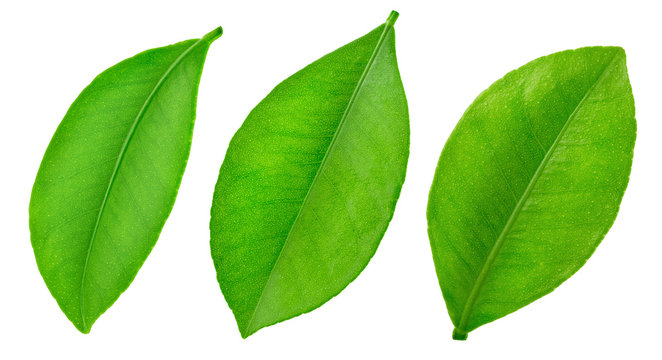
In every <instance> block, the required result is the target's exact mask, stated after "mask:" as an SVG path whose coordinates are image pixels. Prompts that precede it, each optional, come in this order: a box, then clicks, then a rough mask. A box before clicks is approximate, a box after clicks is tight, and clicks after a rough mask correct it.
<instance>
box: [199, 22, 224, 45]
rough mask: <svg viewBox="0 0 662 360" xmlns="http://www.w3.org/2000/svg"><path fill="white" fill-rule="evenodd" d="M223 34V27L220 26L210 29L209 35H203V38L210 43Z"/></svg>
mask: <svg viewBox="0 0 662 360" xmlns="http://www.w3.org/2000/svg"><path fill="white" fill-rule="evenodd" d="M221 35H223V27H222V26H219V27H217V28H216V29H214V30H212V31H210V32H209V33H207V35H205V36H203V37H202V38H203V39H204V40H207V41H209V42H210V43H212V42H214V40H216V39H218V38H219V37H221Z"/></svg>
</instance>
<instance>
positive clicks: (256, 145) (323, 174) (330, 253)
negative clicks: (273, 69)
mask: <svg viewBox="0 0 662 360" xmlns="http://www.w3.org/2000/svg"><path fill="white" fill-rule="evenodd" d="M408 150H409V124H408V115H407V104H406V100H405V96H404V91H403V88H402V83H401V81H400V76H399V72H398V69H397V63H396V59H395V46H394V30H393V28H392V23H391V24H388V25H387V26H380V27H378V28H377V29H375V30H374V31H372V32H370V33H368V34H367V35H365V36H364V37H361V38H359V39H358V40H356V41H354V42H352V43H349V44H347V45H345V46H343V47H341V48H339V49H338V50H336V51H334V52H332V53H330V54H328V55H326V56H324V57H322V58H321V59H319V60H317V61H315V62H313V63H312V64H310V65H309V66H307V67H305V68H304V69H302V70H301V71H299V72H297V73H296V74H294V75H292V76H291V77H290V78H288V79H286V80H285V81H283V82H282V83H281V84H279V85H278V86H276V88H274V90H273V91H272V92H271V93H270V94H269V95H268V96H267V97H266V98H265V99H264V100H263V101H262V102H260V104H258V105H257V107H255V109H253V111H252V112H251V113H250V114H249V116H248V118H247V119H246V121H245V122H244V124H243V125H242V127H241V128H240V129H239V131H238V132H237V133H236V135H235V136H234V138H233V139H232V141H231V143H230V147H229V149H228V152H227V155H226V158H225V161H224V162H223V165H222V167H221V170H220V174H219V179H218V183H217V185H216V191H215V194H214V203H213V207H212V219H211V224H210V227H211V250H212V256H213V258H214V262H215V265H216V269H217V273H218V280H219V283H220V286H221V289H222V291H223V294H224V296H225V298H226V300H227V302H228V304H229V306H230V308H231V309H232V310H233V312H234V315H235V317H236V319H237V323H238V325H239V329H240V331H241V334H242V336H244V337H246V336H248V335H250V334H252V333H254V332H255V331H257V330H259V329H260V328H263V327H265V326H269V325H272V324H274V323H277V322H279V321H283V320H286V319H289V318H291V317H294V316H297V315H299V314H301V313H304V312H308V311H311V310H313V309H315V308H317V307H319V306H320V305H322V304H323V303H324V302H326V301H328V300H329V299H330V298H332V297H333V296H335V295H336V294H338V293H339V292H340V291H341V290H342V289H343V288H344V287H345V286H347V285H348V284H349V283H350V282H351V281H352V280H354V279H355V278H356V277H357V276H358V274H359V273H360V272H361V271H362V269H363V268H364V267H365V266H366V265H367V263H368V261H369V259H370V258H371V257H372V255H373V254H374V253H375V251H376V249H377V246H378V244H379V242H380V240H381V238H382V236H383V234H384V232H385V231H386V227H387V226H388V222H389V221H390V219H391V217H392V215H393V211H394V207H395V203H396V201H397V198H398V195H399V192H400V188H401V186H402V183H403V182H404V176H405V169H406V164H407V157H408V152H409V151H408Z"/></svg>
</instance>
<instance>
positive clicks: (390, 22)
mask: <svg viewBox="0 0 662 360" xmlns="http://www.w3.org/2000/svg"><path fill="white" fill-rule="evenodd" d="M397 17H398V14H397V13H396V12H392V13H391V15H390V16H389V18H388V19H387V20H386V23H385V24H384V30H383V31H382V34H381V35H380V37H379V40H377V44H376V45H375V48H374V50H373V52H372V54H371V55H370V58H369V59H368V62H367V63H366V66H365V68H364V70H363V73H362V74H361V77H360V78H359V80H358V82H357V84H356V86H355V87H354V91H353V93H352V96H351V97H350V99H349V101H348V102H347V106H346V107H345V111H344V113H343V115H342V117H341V118H340V122H339V123H338V126H337V127H336V131H335V132H334V134H333V138H332V139H331V142H330V143H329V146H328V147H327V150H326V152H325V153H324V157H323V158H322V161H321V163H320V166H319V168H318V169H317V172H316V173H315V176H314V177H313V180H312V182H311V184H310V186H309V187H308V192H307V193H306V196H305V197H304V199H303V202H302V203H301V206H300V207H299V210H298V212H297V215H296V217H295V218H294V221H293V222H292V225H291V226H290V229H289V231H288V233H287V237H286V238H285V241H284V243H283V246H282V247H281V249H280V252H279V253H278V257H276V261H275V262H274V265H273V267H272V268H271V271H270V273H269V276H268V278H267V281H266V282H265V284H264V287H263V288H262V291H261V293H260V297H259V298H258V301H257V303H256V304H255V308H254V309H253V313H252V314H251V317H250V319H249V320H248V323H247V325H246V327H245V328H244V329H243V331H242V336H243V337H247V336H248V335H250V334H249V331H250V329H251V325H252V324H253V320H254V319H255V314H256V313H257V309H258V308H259V307H260V303H261V302H262V299H263V298H264V294H265V291H266V289H267V288H268V287H269V284H270V283H271V279H272V278H273V274H274V270H275V269H276V267H278V263H279V260H280V258H281V255H282V254H283V252H284V249H285V248H286V247H287V244H288V243H289V240H290V238H291V235H292V229H294V228H295V227H296V225H297V223H298V221H299V218H300V217H301V214H302V212H303V209H304V208H306V205H307V203H308V201H309V198H310V194H311V193H312V190H313V189H314V188H315V185H316V184H317V181H318V179H319V177H320V174H321V173H322V171H323V170H324V168H325V167H326V164H327V160H328V158H329V154H330V153H331V152H332V151H333V149H334V147H335V144H336V140H337V139H338V135H339V134H340V132H341V131H342V129H343V127H344V125H345V122H346V119H347V116H348V114H349V113H350V111H351V110H352V107H353V105H354V103H355V101H356V98H357V96H358V93H359V91H360V90H361V88H362V87H363V83H364V82H365V79H366V77H367V76H368V73H369V72H370V70H371V68H372V65H373V64H374V62H375V59H376V57H377V54H378V53H379V50H381V48H382V45H383V43H384V40H385V39H386V35H388V33H389V32H390V31H391V30H392V29H393V24H394V23H395V20H396V19H397Z"/></svg>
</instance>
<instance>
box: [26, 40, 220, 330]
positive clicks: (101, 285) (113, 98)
mask: <svg viewBox="0 0 662 360" xmlns="http://www.w3.org/2000/svg"><path fill="white" fill-rule="evenodd" d="M221 32H222V31H221V28H218V29H216V30H214V31H213V32H211V33H209V34H207V35H206V36H205V37H203V38H202V39H194V40H188V41H183V42H180V43H177V44H174V45H170V46H166V47H161V48H155V49H151V50H147V51H145V52H142V53H140V54H138V55H135V56H134V57H131V58H129V59H127V60H124V61H122V62H120V63H118V64H117V65H114V66H113V67H111V68H109V69H107V70H106V71H104V72H103V73H101V74H100V75H99V76H97V77H96V78H95V79H94V80H93V81H92V83H91V84H90V85H88V86H87V87H86V88H85V89H84V90H83V92H82V93H81V94H80V95H79V96H78V98H77V99H76V100H75V101H74V103H73V104H72V105H71V107H70V108H69V110H68V111H67V114H66V115H65V117H64V119H63V120H62V122H61V123H60V125H59V127H58V129H57V131H56V132H55V135H54V136H53V138H52V140H51V142H50V144H49V146H48V149H47V150H46V154H45V155H44V158H43V160H42V163H41V166H40V168H39V172H38V174H37V178H36V180H35V184H34V187H33V190H32V197H31V199H30V233H31V240H32V246H33V249H34V253H35V257H36V260H37V265H38V267H39V271H40V272H41V274H42V276H43V278H44V281H45V282H46V285H47V286H48V289H49V290H50V292H51V293H52V294H53V296H54V297H55V299H56V300H57V303H58V305H59V306H60V308H61V309H62V311H63V312H64V313H65V314H66V315H67V317H68V318H69V320H71V322H72V323H73V324H74V325H75V326H76V327H77V328H78V330H80V331H81V332H83V333H87V332H89V331H90V327H91V326H92V324H93V323H94V322H95V321H96V319H97V318H98V317H99V316H100V315H101V314H102V313H103V312H104V311H105V310H106V309H108V308H109V307H110V306H111V305H112V304H113V303H114V302H115V300H117V298H118V297H119V295H120V294H121V293H122V292H123V291H124V290H125V289H126V288H127V287H128V286H129V284H130V283H131V281H132V280H133V279H134V277H135V276H136V274H137V272H138V269H139V268H140V267H141V266H142V264H143V262H144V261H145V259H146V258H147V256H148V254H149V252H150V251H151V249H152V247H153V246H154V244H155V243H156V240H157V238H158V236H159V233H160V232H161V229H162V228H163V225H164V223H165V221H166V218H167V217H168V215H169V213H170V210H171V209H172V206H173V204H174V201H175V197H176V195H177V190H178V188H179V184H180V182H181V179H182V175H183V173H184V168H185V167H186V162H187V159H188V155H189V150H190V146H191V137H192V134H193V123H194V120H195V107H196V99H197V91H198V84H199V81H200V76H201V73H202V67H203V64H204V60H205V57H206V54H207V50H208V48H209V45H210V44H211V42H212V41H214V40H215V39H216V38H218V37H219V36H220V35H221Z"/></svg>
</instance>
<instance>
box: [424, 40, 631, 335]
mask: <svg viewBox="0 0 662 360" xmlns="http://www.w3.org/2000/svg"><path fill="white" fill-rule="evenodd" d="M635 137H636V122H635V119H634V99H633V96H632V89H631V87H630V83H629V80H628V75H627V68H626V63H625V52H624V51H623V50H622V49H621V48H617V47H587V48H581V49H577V50H570V51H563V52H559V53H555V54H552V55H549V56H545V57H542V58H539V59H536V60H534V61H532V62H530V63H528V64H526V65H525V66H523V67H521V68H519V69H517V70H514V71H512V72H510V73H509V74H507V75H506V76H505V77H504V78H502V79H500V80H498V81H497V82H495V83H494V84H492V86H490V87H489V88H488V89H487V90H486V91H484V92H483V93H482V94H480V95H479V96H478V98H477V99H476V100H475V101H474V102H473V104H471V106H470V107H469V108H468V109H467V111H466V112H465V114H464V115H463V116H462V119H461V120H460V121H459V123H458V125H457V126H456V128H455V130H454V131H453V133H452V134H451V136H450V137H449V139H448V141H447V143H446V145H445V147H444V150H443V151H442V154H441V157H440V159H439V164H438V166H437V170H436V174H435V177H434V181H433V184H432V188H431V190H430V195H429V203H428V210H427V217H428V233H429V237H430V244H431V247H432V253H433V257H434V262H435V266H436V269H437V275H438V278H439V284H440V286H441V289H442V292H443V296H444V299H445V301H446V306H447V308H448V312H449V315H450V317H451V319H452V321H453V324H454V325H455V331H454V337H455V338H456V339H464V338H466V336H467V333H468V332H470V331H472V330H474V329H476V328H477V327H479V326H481V325H483V324H486V323H488V322H490V321H493V320H495V319H498V318H500V317H503V316H505V315H507V314H509V313H511V312H513V311H515V310H517V309H519V308H521V307H523V306H525V305H527V304H529V303H530V302H532V301H534V300H536V299H538V298H540V297H541V296H543V295H545V294H547V293H549V292H551V291H552V290H553V289H554V288H556V287H557V286H559V285H560V284H561V283H562V282H563V281H565V280H567V279H568V278H569V277H570V276H571V275H572V274H574V273H575V272H576V271H577V270H578V269H579V268H580V267H581V266H582V265H583V264H584V263H585V262H586V261H587V260H588V258H589V257H590V256H591V254H592V253H593V251H594V250H595V249H596V247H597V246H598V244H599V243H600V241H601V240H602V239H603V237H604V236H605V234H606V233H607V231H608V230H609V228H610V227H611V225H612V224H613V222H614V219H615V218H616V214H617V212H618V209H619V205H620V202H621V198H622V197H623V194H624V192H625V188H626V186H627V183H628V179H629V174H630V168H631V165H632V157H633V149H634V142H635Z"/></svg>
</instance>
